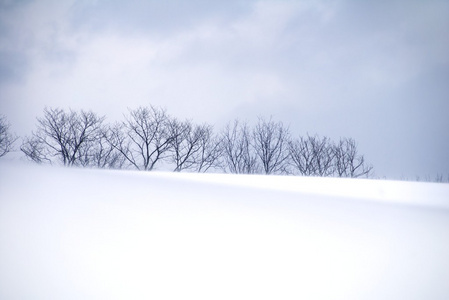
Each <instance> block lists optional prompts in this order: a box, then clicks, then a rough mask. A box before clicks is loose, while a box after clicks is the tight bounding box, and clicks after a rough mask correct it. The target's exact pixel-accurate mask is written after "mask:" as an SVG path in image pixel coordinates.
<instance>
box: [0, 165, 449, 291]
mask: <svg viewBox="0 0 449 300" xmlns="http://www.w3.org/2000/svg"><path fill="white" fill-rule="evenodd" d="M448 187H449V185H447V184H432V183H413V182H394V181H381V180H350V179H332V178H329V179H323V178H300V177H282V176H244V175H223V174H186V173H180V174H174V173H164V172H136V171H105V170H86V169H64V168H56V167H41V166H35V165H20V164H7V163H6V164H5V163H2V164H0V241H1V243H0V299H447V298H449V286H448V285H447V282H448V280H449V259H448V255H447V253H448V252H449V210H448V203H447V202H448V201H449V200H448V199H449V188H448Z"/></svg>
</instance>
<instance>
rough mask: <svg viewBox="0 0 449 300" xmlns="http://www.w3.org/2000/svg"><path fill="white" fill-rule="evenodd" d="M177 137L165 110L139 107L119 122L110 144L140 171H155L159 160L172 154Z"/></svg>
mask: <svg viewBox="0 0 449 300" xmlns="http://www.w3.org/2000/svg"><path fill="white" fill-rule="evenodd" d="M172 139H173V136H172V135H171V132H170V118H169V116H168V115H167V113H166V112H165V110H162V109H158V108H155V107H153V106H150V107H139V108H137V109H135V110H130V112H129V116H127V117H126V120H125V121H124V122H122V123H120V124H116V125H115V126H114V127H113V128H112V129H111V132H110V134H109V136H108V141H109V143H110V144H111V145H112V146H113V147H114V148H115V149H117V150H118V151H119V152H120V153H121V155H123V157H124V158H125V159H126V160H127V161H128V163H129V164H130V165H132V166H134V167H135V168H136V169H138V170H153V169H154V167H155V165H156V163H158V162H159V161H162V160H164V159H166V158H167V157H168V151H169V150H170V147H171V146H172Z"/></svg>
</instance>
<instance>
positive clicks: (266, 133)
mask: <svg viewBox="0 0 449 300" xmlns="http://www.w3.org/2000/svg"><path fill="white" fill-rule="evenodd" d="M289 139H290V133H289V130H288V128H286V127H284V125H283V124H282V123H281V122H278V123H276V122H274V121H273V120H271V118H270V120H268V121H267V120H265V119H263V118H259V122H258V124H257V125H256V127H255V128H254V129H253V147H254V150H255V152H256V155H257V157H258V158H259V161H260V162H261V165H262V169H263V172H264V173H265V174H287V173H288V170H287V168H288V159H289V152H288V142H289Z"/></svg>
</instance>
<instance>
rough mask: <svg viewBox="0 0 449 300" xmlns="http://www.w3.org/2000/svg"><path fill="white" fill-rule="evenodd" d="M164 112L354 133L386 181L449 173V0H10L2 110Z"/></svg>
mask: <svg viewBox="0 0 449 300" xmlns="http://www.w3.org/2000/svg"><path fill="white" fill-rule="evenodd" d="M147 105H155V106H158V107H163V108H165V109H167V111H168V112H169V113H170V114H171V115H173V116H175V117H178V118H180V119H186V118H187V119H192V120H194V121H196V122H199V123H201V122H207V123H210V124H212V125H214V126H215V128H216V130H217V131H218V130H220V128H222V126H223V125H224V124H226V123H227V122H228V121H231V120H233V119H235V118H239V119H243V120H248V121H249V122H254V121H255V120H257V117H258V116H265V117H269V116H272V117H273V118H274V119H275V120H279V121H282V122H283V123H284V124H285V125H288V126H289V127H290V131H291V132H292V135H293V136H298V135H305V134H319V135H321V136H328V137H330V138H332V139H335V140H337V139H339V138H340V137H351V138H354V139H355V140H356V142H357V143H358V149H359V152H360V153H361V154H363V155H364V156H365V159H366V160H367V161H368V162H369V163H371V164H372V165H373V166H374V170H375V174H376V176H378V177H380V178H384V177H386V178H393V179H401V178H402V179H404V178H408V179H416V177H417V176H419V177H420V178H422V179H423V178H425V177H430V178H434V177H436V175H437V174H442V175H444V176H449V133H448V128H449V118H448V114H449V1H438V0H430V1H413V0H412V1H410V0H392V1H358V0H323V1H320V0H316V1H312V0H304V1H299V0H298V1H281V0H279V1H274V0H273V1H259V0H248V1H241V0H230V1H206V0H194V1H180V0H168V1H139V0H130V1H118V0H110V1H106V0H84V1H83V0H81V1H69V0H62V1H61V0H59V1H51V0H42V1H31V0H17V1H13V0H0V113H1V114H4V115H6V117H7V118H8V120H9V121H10V123H11V124H12V127H11V128H12V130H13V131H15V132H16V133H17V134H19V135H21V136H24V135H28V134H30V133H31V131H32V130H33V129H34V128H35V125H36V117H39V116H41V115H42V111H43V109H44V107H46V106H48V107H61V108H65V109H68V108H72V109H85V110H93V111H95V112H97V113H99V114H100V115H106V116H107V119H108V120H109V121H111V122H112V121H116V120H120V119H122V118H123V114H124V113H126V112H127V110H128V108H131V109H132V108H136V107H138V106H147Z"/></svg>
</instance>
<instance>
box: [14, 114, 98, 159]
mask: <svg viewBox="0 0 449 300" xmlns="http://www.w3.org/2000/svg"><path fill="white" fill-rule="evenodd" d="M103 120H104V117H99V116H98V115H96V114H95V113H93V112H90V111H89V112H86V111H83V110H82V111H81V112H79V113H78V112H75V111H72V110H70V111H69V112H65V111H64V110H62V109H59V108H56V109H52V108H45V109H44V117H43V118H38V125H37V130H36V132H33V133H32V136H31V137H28V138H26V139H25V141H24V143H23V144H22V146H21V150H22V151H23V152H24V153H25V155H26V156H27V157H29V158H30V159H32V160H34V161H36V162H39V163H41V162H53V159H57V160H59V161H60V162H61V163H62V164H63V165H65V166H74V165H83V164H85V161H86V152H85V151H86V149H88V148H89V144H91V143H95V142H96V141H97V139H98V137H99V135H100V129H101V126H102V122H103Z"/></svg>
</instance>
